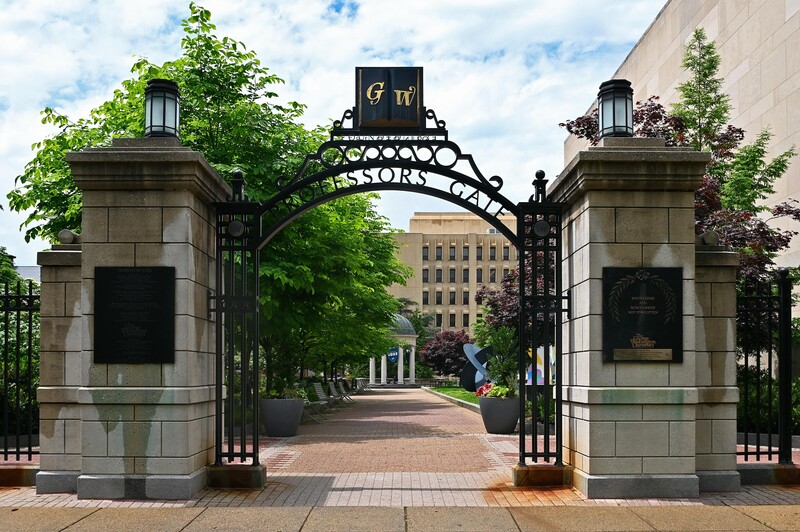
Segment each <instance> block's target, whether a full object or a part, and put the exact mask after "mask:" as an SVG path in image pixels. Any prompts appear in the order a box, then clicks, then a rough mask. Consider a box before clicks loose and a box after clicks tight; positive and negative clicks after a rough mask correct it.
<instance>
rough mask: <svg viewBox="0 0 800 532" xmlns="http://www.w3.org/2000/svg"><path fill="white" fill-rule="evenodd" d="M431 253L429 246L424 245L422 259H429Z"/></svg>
mask: <svg viewBox="0 0 800 532" xmlns="http://www.w3.org/2000/svg"><path fill="white" fill-rule="evenodd" d="M428 258H429V253H428V246H422V260H428Z"/></svg>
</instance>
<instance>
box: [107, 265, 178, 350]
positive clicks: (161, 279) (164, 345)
mask: <svg viewBox="0 0 800 532" xmlns="http://www.w3.org/2000/svg"><path fill="white" fill-rule="evenodd" d="M94 272H95V284H94V304H95V319H94V343H95V345H94V361H95V362H97V363H100V364H161V363H174V362H175V268H170V267H153V268H109V267H103V268H95V270H94Z"/></svg>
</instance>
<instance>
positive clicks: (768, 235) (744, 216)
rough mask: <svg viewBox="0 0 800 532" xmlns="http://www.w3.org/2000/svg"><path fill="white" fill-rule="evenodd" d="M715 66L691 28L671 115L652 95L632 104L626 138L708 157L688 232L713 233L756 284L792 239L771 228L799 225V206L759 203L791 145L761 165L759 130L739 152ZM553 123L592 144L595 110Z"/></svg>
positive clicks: (763, 142)
mask: <svg viewBox="0 0 800 532" xmlns="http://www.w3.org/2000/svg"><path fill="white" fill-rule="evenodd" d="M719 63H720V58H719V54H718V53H717V52H716V49H715V46H714V43H713V41H711V42H709V41H708V40H707V37H706V34H705V32H704V31H703V30H702V29H697V30H695V32H694V34H693V35H692V38H691V39H690V41H689V43H688V44H687V46H686V49H685V52H684V58H683V67H684V68H685V69H686V70H687V71H688V72H689V79H688V80H687V81H686V82H684V83H681V84H680V85H679V86H678V92H679V93H680V95H681V99H680V101H678V102H677V103H676V104H674V105H673V106H672V112H671V113H668V112H667V111H666V110H665V109H664V108H663V106H661V104H659V103H658V102H657V99H656V98H655V97H651V98H649V99H648V100H647V101H646V102H637V104H636V110H635V111H634V123H635V129H634V134H635V135H637V136H649V137H661V138H663V139H665V141H666V143H667V145H676V146H687V147H690V148H692V149H695V150H698V151H706V152H710V153H711V162H710V164H709V165H708V167H707V169H706V174H705V176H704V177H703V184H702V185H701V187H700V188H699V189H698V191H697V193H696V194H695V231H696V232H697V234H702V233H704V232H706V231H714V232H716V233H717V234H718V235H719V238H720V244H722V245H727V246H730V247H731V248H732V249H734V250H736V251H738V252H739V257H740V263H739V270H738V274H739V279H740V280H741V281H742V282H750V281H754V280H764V279H766V278H769V277H770V276H771V275H772V272H773V270H774V268H775V263H774V258H775V257H776V256H777V255H778V253H780V252H781V251H783V250H785V249H787V248H788V247H789V245H790V243H791V241H792V238H793V237H794V236H795V235H796V234H797V232H795V231H788V230H781V229H778V228H775V227H773V225H772V223H774V222H775V221H776V220H778V219H780V218H787V217H788V218H792V219H794V220H797V221H800V208H798V207H800V204H798V202H797V201H796V200H793V199H790V200H788V201H785V202H783V203H780V204H778V205H775V206H774V207H771V208H768V207H765V206H764V205H763V204H762V203H761V201H763V200H765V199H767V198H768V197H769V195H770V194H772V193H773V192H774V191H773V184H774V183H775V181H776V180H777V179H779V178H780V177H781V176H782V175H783V174H784V173H785V172H786V169H787V168H788V165H789V161H790V160H791V158H792V157H794V155H795V154H796V151H795V148H794V147H792V148H791V149H789V150H786V151H785V152H782V153H780V154H778V155H777V156H776V157H775V158H773V159H772V160H771V161H767V159H766V156H767V151H768V144H769V140H770V139H771V138H772V134H771V133H770V131H769V129H765V130H763V131H761V132H760V133H759V134H758V135H757V136H756V139H755V141H754V142H753V143H752V144H749V145H745V146H740V144H741V142H742V141H743V139H744V136H745V132H744V130H742V129H741V128H737V127H735V126H732V125H730V124H727V121H728V119H729V118H730V112H731V104H730V99H729V97H728V96H727V95H726V94H724V93H722V92H721V90H722V86H723V79H722V78H719V77H717V74H718V70H719ZM559 125H561V126H562V127H565V128H566V129H567V131H569V132H570V133H572V134H575V135H576V136H579V137H582V138H587V139H589V141H590V142H591V143H592V144H593V145H594V144H596V143H597V114H596V111H595V112H594V113H592V114H590V115H587V116H583V117H579V118H577V119H575V120H568V121H566V122H564V123H562V124H559Z"/></svg>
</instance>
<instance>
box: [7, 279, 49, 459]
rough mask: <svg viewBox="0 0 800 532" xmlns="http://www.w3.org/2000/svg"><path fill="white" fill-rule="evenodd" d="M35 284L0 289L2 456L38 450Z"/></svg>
mask: <svg viewBox="0 0 800 532" xmlns="http://www.w3.org/2000/svg"><path fill="white" fill-rule="evenodd" d="M39 306H40V297H39V287H38V285H37V284H36V283H34V282H33V281H28V282H27V286H26V284H24V283H19V282H18V283H16V285H12V286H9V285H8V284H5V285H3V291H2V293H0V348H2V358H0V365H2V368H0V379H2V380H1V381H0V393H2V396H1V397H0V409H2V415H0V434H1V435H2V456H3V460H6V461H7V460H9V459H11V460H22V459H27V460H32V459H33V455H35V454H39V450H38V435H39V403H38V402H37V401H36V390H37V388H38V386H39Z"/></svg>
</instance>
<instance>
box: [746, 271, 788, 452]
mask: <svg viewBox="0 0 800 532" xmlns="http://www.w3.org/2000/svg"><path fill="white" fill-rule="evenodd" d="M788 274H789V271H788V270H787V269H781V270H779V272H778V277H777V279H776V280H775V282H758V283H752V284H747V285H746V286H744V288H743V290H742V292H741V294H740V295H739V296H738V298H737V316H736V323H737V351H738V353H737V354H738V356H739V361H738V364H737V376H738V384H739V405H738V412H737V418H738V420H737V422H738V432H739V433H740V434H741V436H740V440H739V444H740V445H741V446H742V448H741V449H740V450H738V451H737V454H739V455H741V456H744V459H745V460H746V461H749V460H751V459H755V460H757V461H759V460H761V459H762V458H766V459H767V460H772V459H773V457H774V456H776V455H777V458H778V461H779V462H780V463H786V464H788V463H791V462H792V345H791V336H792V331H791V320H792V282H791V279H789V275H788Z"/></svg>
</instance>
